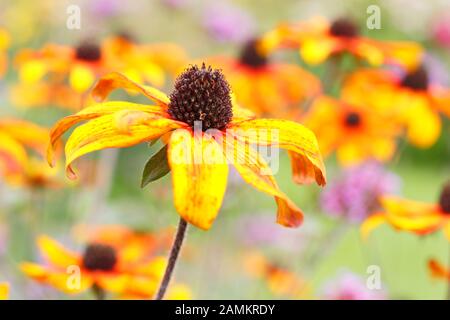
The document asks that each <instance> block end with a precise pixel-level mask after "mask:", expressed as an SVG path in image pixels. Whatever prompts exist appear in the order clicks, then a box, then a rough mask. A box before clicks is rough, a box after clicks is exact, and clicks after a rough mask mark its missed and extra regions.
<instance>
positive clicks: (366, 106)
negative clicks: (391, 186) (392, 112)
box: [302, 96, 399, 165]
mask: <svg viewBox="0 0 450 320" xmlns="http://www.w3.org/2000/svg"><path fill="white" fill-rule="evenodd" d="M359 98H365V97H362V96H361V97H358V99H357V98H356V97H350V96H344V97H342V100H337V99H334V98H331V97H327V96H322V97H319V98H317V99H316V100H315V101H314V102H313V103H312V105H311V107H310V110H309V112H308V113H307V114H306V115H305V116H304V118H303V119H302V121H303V122H304V123H305V125H306V126H308V127H309V128H311V129H312V130H313V131H314V132H315V133H316V134H317V137H318V140H319V144H320V149H321V151H322V152H323V154H324V155H329V154H330V153H331V152H334V151H335V152H336V156H337V159H338V161H339V162H340V163H341V164H343V165H353V164H357V163H361V162H362V161H365V160H377V161H380V162H385V161H388V160H389V159H391V157H392V156H393V154H394V152H395V149H396V141H395V139H396V136H397V134H398V132H399V130H398V128H397V125H396V124H395V123H393V122H392V121H391V120H390V118H389V116H388V115H386V114H383V113H381V112H378V111H377V110H375V109H373V108H371V104H372V101H371V100H370V99H367V100H366V101H361V100H360V99H359Z"/></svg>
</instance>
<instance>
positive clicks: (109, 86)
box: [92, 73, 169, 106]
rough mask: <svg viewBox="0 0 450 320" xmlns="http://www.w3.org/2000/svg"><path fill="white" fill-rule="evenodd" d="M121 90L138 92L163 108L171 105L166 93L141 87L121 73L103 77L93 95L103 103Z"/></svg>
mask: <svg viewBox="0 0 450 320" xmlns="http://www.w3.org/2000/svg"><path fill="white" fill-rule="evenodd" d="M119 88H122V89H125V90H130V91H137V92H139V93H141V94H143V95H145V96H146V97H147V98H149V99H150V100H153V101H154V102H156V103H157V104H159V105H161V106H167V105H168V104H169V97H167V95H166V94H165V93H163V92H161V91H159V90H158V89H155V88H152V87H148V86H144V85H139V84H137V83H136V82H133V81H131V80H130V79H128V78H127V77H125V76H124V75H122V74H120V73H110V74H108V75H106V76H104V77H102V78H101V79H100V80H99V82H98V83H97V84H96V85H95V87H94V89H93V91H92V95H93V97H94V98H95V99H97V100H100V101H101V100H104V99H105V98H106V97H107V96H108V95H109V93H110V92H112V91H114V90H116V89H119Z"/></svg>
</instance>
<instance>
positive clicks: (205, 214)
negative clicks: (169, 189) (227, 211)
mask: <svg viewBox="0 0 450 320" xmlns="http://www.w3.org/2000/svg"><path fill="white" fill-rule="evenodd" d="M168 159H169V164H170V168H171V170H172V181H173V193H174V202H175V208H176V209H177V211H178V213H179V214H180V215H181V216H182V217H183V218H184V219H185V220H186V221H188V222H189V223H191V224H193V225H195V226H197V227H199V228H201V229H204V230H208V229H209V228H210V227H211V225H212V223H213V222H214V219H215V218H216V216H217V214H218V212H219V209H220V207H221V205H222V200H223V196H224V194H225V189H226V185H227V176H228V164H227V162H226V161H225V159H224V156H223V152H222V148H221V147H220V146H219V145H218V144H217V142H215V141H214V139H212V138H211V137H208V136H207V135H206V134H204V135H203V136H202V137H201V136H197V135H196V136H193V134H192V133H191V132H190V131H188V130H176V131H175V132H173V133H172V135H171V137H170V142H169V149H168Z"/></svg>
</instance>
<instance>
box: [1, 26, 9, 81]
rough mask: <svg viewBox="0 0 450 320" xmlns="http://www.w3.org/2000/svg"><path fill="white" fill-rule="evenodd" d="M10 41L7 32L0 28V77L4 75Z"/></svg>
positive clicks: (6, 67)
mask: <svg viewBox="0 0 450 320" xmlns="http://www.w3.org/2000/svg"><path fill="white" fill-rule="evenodd" d="M10 41H11V39H10V36H9V33H8V32H7V31H6V30H5V29H3V28H0V78H2V77H3V76H4V75H5V73H6V70H7V69H8V54H7V50H8V48H9V46H10Z"/></svg>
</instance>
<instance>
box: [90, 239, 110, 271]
mask: <svg viewBox="0 0 450 320" xmlns="http://www.w3.org/2000/svg"><path fill="white" fill-rule="evenodd" d="M116 262H117V254H116V250H115V249H114V248H113V247H111V246H108V245H104V244H90V245H88V246H87V248H86V251H85V252H84V255H83V265H84V267H85V268H86V269H89V270H93V271H94V270H101V271H110V270H112V269H113V268H114V266H115V265H116Z"/></svg>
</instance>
